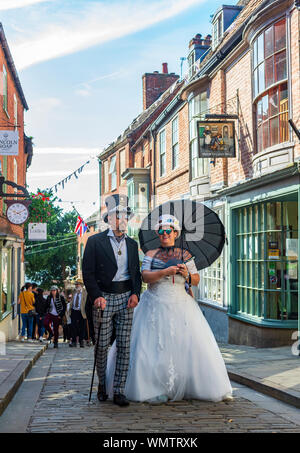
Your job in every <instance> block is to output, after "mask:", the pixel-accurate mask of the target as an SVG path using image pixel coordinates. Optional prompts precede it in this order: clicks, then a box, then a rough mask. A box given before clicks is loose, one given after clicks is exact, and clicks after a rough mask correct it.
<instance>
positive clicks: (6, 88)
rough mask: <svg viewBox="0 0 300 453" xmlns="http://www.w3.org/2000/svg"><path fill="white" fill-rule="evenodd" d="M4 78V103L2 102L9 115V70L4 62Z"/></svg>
mask: <svg viewBox="0 0 300 453" xmlns="http://www.w3.org/2000/svg"><path fill="white" fill-rule="evenodd" d="M2 80H3V90H2V93H3V103H2V106H3V110H4V111H5V113H6V114H7V116H8V83H7V70H6V67H5V65H4V64H3V76H2Z"/></svg>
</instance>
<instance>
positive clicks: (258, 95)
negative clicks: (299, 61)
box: [252, 19, 288, 152]
mask: <svg viewBox="0 0 300 453" xmlns="http://www.w3.org/2000/svg"><path fill="white" fill-rule="evenodd" d="M286 55H287V49H286V20H285V19H282V20H279V21H278V22H276V23H274V24H272V25H271V26H270V27H268V28H267V29H266V30H265V31H264V32H262V33H261V34H260V35H259V36H258V37H257V39H256V40H255V41H254V43H253V52H252V57H253V58H252V63H253V77H252V81H253V98H254V103H255V104H254V105H255V111H256V139H257V152H260V151H262V150H264V149H265V148H268V147H270V146H273V145H277V144H278V143H283V142H285V141H288V86H287V57H286Z"/></svg>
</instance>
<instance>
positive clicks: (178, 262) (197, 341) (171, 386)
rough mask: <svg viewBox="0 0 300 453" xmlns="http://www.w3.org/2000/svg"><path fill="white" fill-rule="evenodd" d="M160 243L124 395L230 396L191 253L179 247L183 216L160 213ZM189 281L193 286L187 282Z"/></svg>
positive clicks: (150, 265) (147, 276)
mask: <svg viewBox="0 0 300 453" xmlns="http://www.w3.org/2000/svg"><path fill="white" fill-rule="evenodd" d="M156 231H157V233H158V234H159V239H160V243H161V247H160V248H159V249H156V250H151V251H149V252H147V253H146V255H145V257H144V260H143V264H142V269H141V270H142V277H143V280H144V281H145V282H146V283H148V289H147V290H146V291H145V292H144V293H143V294H142V296H141V300H140V302H139V305H138V306H137V308H135V311H134V318H133V325H132V331H131V343H130V365H129V370H128V375H127V381H126V387H125V395H126V397H127V398H128V399H129V400H131V401H148V402H150V403H159V402H166V401H168V400H171V401H177V400H182V399H200V400H209V401H222V400H225V399H231V398H232V397H231V394H232V388H231V385H230V381H229V378H228V374H227V370H226V367H225V364H224V360H223V358H222V355H221V353H220V350H219V348H218V345H217V343H216V340H215V338H214V335H213V333H212V331H211V329H210V327H209V325H208V323H207V321H206V319H205V318H204V316H203V314H202V311H201V309H200V308H199V306H198V304H197V302H196V301H195V299H194V298H193V297H191V296H190V295H189V294H188V293H187V288H188V286H189V285H197V284H198V283H199V274H198V273H197V269H196V266H195V263H194V261H193V258H192V256H191V255H190V253H189V252H188V251H186V250H184V251H183V253H182V250H181V249H180V248H176V247H174V242H175V239H176V238H177V237H178V236H179V235H180V228H179V222H178V220H177V219H176V218H175V217H173V216H170V215H167V216H166V215H164V216H161V217H160V219H159V223H158V224H157V226H156ZM187 282H189V285H187ZM115 355H116V345H115V343H114V344H113V346H112V348H111V350H110V353H109V356H108V365H107V386H106V388H107V390H108V393H109V396H110V397H111V396H112V393H113V375H114V366H115Z"/></svg>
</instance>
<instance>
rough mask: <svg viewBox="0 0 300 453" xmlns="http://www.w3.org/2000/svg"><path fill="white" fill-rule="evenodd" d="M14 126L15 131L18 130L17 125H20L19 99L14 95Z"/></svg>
mask: <svg viewBox="0 0 300 453" xmlns="http://www.w3.org/2000/svg"><path fill="white" fill-rule="evenodd" d="M14 125H15V130H17V125H18V99H17V96H16V94H15V93H14Z"/></svg>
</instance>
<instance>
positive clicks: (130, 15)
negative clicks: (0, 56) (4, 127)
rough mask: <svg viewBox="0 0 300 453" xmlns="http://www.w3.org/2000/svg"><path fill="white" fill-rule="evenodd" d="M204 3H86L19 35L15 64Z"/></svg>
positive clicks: (144, 25) (62, 52)
mask: <svg viewBox="0 0 300 453" xmlns="http://www.w3.org/2000/svg"><path fill="white" fill-rule="evenodd" d="M205 1H207V0H185V1H184V2H183V1H182V0H155V1H153V2H151V3H148V2H146V1H145V0H143V1H142V0H139V1H138V2H137V1H132V0H126V1H124V0H123V1H121V2H118V3H111V2H108V3H104V2H100V3H96V4H95V3H89V2H87V6H86V7H85V9H84V10H82V9H81V10H77V12H76V13H75V12H73V14H72V15H71V14H70V11H68V13H67V14H63V13H61V14H60V15H59V14H58V15H57V16H56V18H55V22H53V23H51V22H50V23H45V21H44V18H42V20H41V24H40V30H39V31H37V32H34V33H32V34H31V35H28V36H20V37H19V42H18V43H17V42H15V43H14V44H11V48H12V50H13V56H14V61H15V64H16V66H17V68H18V69H19V70H21V69H24V68H26V67H28V66H31V65H34V64H37V63H40V62H42V61H47V60H51V59H53V58H57V57H61V56H64V55H67V54H71V53H74V52H78V51H80V50H83V49H86V48H88V47H91V46H95V45H99V44H102V43H104V42H107V41H111V40H113V39H117V38H120V37H122V36H126V35H128V34H131V33H136V32H138V31H141V30H143V29H145V28H147V27H150V26H152V25H154V24H156V23H158V22H161V21H163V20H166V19H169V18H171V17H173V16H176V15H178V14H180V13H182V12H183V11H184V10H186V9H188V8H190V7H192V6H195V5H196V4H199V3H203V2H205ZM137 3H138V7H137ZM58 21H59V22H60V24H59V23H58ZM29 33H30V32H29Z"/></svg>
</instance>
